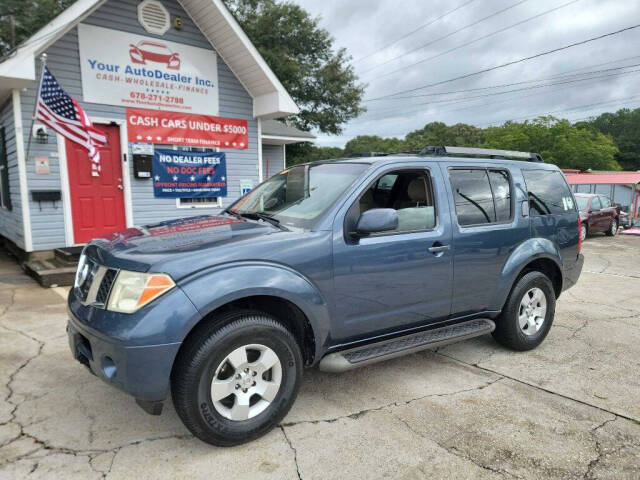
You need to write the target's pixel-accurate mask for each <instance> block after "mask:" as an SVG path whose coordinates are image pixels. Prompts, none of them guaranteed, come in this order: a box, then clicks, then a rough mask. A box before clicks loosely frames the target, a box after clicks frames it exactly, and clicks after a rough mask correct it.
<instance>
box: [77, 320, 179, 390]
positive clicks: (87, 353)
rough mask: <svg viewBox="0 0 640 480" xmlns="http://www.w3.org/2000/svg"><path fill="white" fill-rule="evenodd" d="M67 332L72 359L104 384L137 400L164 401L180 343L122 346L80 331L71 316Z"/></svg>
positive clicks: (78, 322) (83, 330) (85, 331)
mask: <svg viewBox="0 0 640 480" xmlns="http://www.w3.org/2000/svg"><path fill="white" fill-rule="evenodd" d="M67 333H68V335H69V347H70V348H71V352H72V354H73V357H74V358H75V359H76V360H78V361H79V362H80V363H82V364H84V365H85V366H87V367H88V368H89V370H90V371H91V373H93V374H94V375H96V376H97V377H99V378H100V379H102V380H103V381H105V382H107V383H108V384H110V385H112V386H114V387H116V388H118V389H120V390H122V391H124V392H126V393H128V394H130V395H133V396H134V397H135V398H136V399H140V400H146V401H162V400H164V399H165V398H166V396H167V394H168V392H169V378H170V375H171V367H172V366H173V360H174V359H175V356H176V354H177V353H178V349H179V348H180V343H169V344H164V345H147V346H126V345H122V344H120V343H119V342H115V341H109V340H105V339H102V338H100V337H99V336H98V335H96V334H94V333H92V332H91V331H90V330H88V329H86V328H83V326H82V324H81V322H80V321H79V320H78V319H77V318H75V316H74V315H73V314H71V313H70V314H69V323H68V325H67Z"/></svg>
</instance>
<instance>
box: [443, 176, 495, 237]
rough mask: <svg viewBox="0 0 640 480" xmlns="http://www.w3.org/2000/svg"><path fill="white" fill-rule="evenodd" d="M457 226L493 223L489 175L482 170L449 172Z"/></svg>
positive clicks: (493, 209)
mask: <svg viewBox="0 0 640 480" xmlns="http://www.w3.org/2000/svg"><path fill="white" fill-rule="evenodd" d="M449 177H450V179H451V189H452V190H453V196H454V200H455V205H456V215H457V217H458V224H459V225H460V226H465V225H478V224H483V223H494V222H495V221H496V211H495V206H494V204H493V194H492V193H491V184H490V183H489V175H488V174H487V171H486V170H484V169H468V170H466V169H453V170H451V171H450V172H449Z"/></svg>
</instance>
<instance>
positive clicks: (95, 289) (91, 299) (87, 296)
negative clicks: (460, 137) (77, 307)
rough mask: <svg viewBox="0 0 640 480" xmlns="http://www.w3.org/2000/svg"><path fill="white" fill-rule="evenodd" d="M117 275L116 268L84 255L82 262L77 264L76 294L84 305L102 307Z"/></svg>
mask: <svg viewBox="0 0 640 480" xmlns="http://www.w3.org/2000/svg"><path fill="white" fill-rule="evenodd" d="M117 275H118V270H116V269H113V268H108V267H105V266H103V265H100V264H99V263H98V262H96V261H95V260H93V259H91V258H89V257H85V258H84V264H83V263H82V260H81V261H80V265H78V282H79V284H78V285H77V286H76V287H75V292H76V296H77V297H78V298H79V299H80V301H81V302H82V303H83V304H84V305H92V306H94V307H97V308H104V306H105V305H106V303H107V300H108V299H109V293H110V292H111V287H112V286H113V282H114V281H115V279H116V276H117Z"/></svg>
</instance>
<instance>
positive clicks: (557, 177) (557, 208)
mask: <svg viewBox="0 0 640 480" xmlns="http://www.w3.org/2000/svg"><path fill="white" fill-rule="evenodd" d="M522 175H523V176H524V180H525V183H526V184H527V190H528V191H529V209H530V212H531V215H556V214H560V213H567V212H575V210H576V207H575V205H574V203H573V196H572V195H571V191H570V190H569V187H568V186H567V182H566V180H565V179H564V175H563V174H562V172H559V171H558V170H522Z"/></svg>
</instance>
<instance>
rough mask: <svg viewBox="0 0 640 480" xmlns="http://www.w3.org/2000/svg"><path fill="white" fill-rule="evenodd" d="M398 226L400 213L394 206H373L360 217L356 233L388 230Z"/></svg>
mask: <svg viewBox="0 0 640 480" xmlns="http://www.w3.org/2000/svg"><path fill="white" fill-rule="evenodd" d="M396 228H398V213H397V212H396V211H395V210H394V209H393V208H373V209H371V210H367V211H366V212H364V213H363V214H362V215H360V218H359V219H358V224H357V225H356V234H358V235H369V234H370V233H378V232H388V231H390V230H395V229H396Z"/></svg>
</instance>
